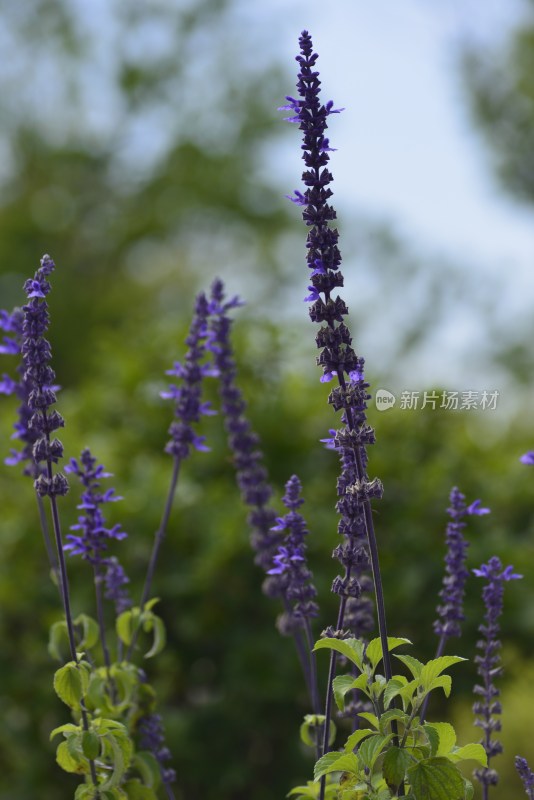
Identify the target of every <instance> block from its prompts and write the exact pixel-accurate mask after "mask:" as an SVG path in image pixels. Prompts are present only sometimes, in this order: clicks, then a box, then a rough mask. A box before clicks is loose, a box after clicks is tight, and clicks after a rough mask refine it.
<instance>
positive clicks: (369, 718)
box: [358, 711, 380, 730]
mask: <svg viewBox="0 0 534 800" xmlns="http://www.w3.org/2000/svg"><path fill="white" fill-rule="evenodd" d="M358 716H359V717H361V718H362V719H364V720H365V721H366V722H370V723H371V725H374V727H375V728H376V729H377V730H378V728H379V727H380V723H379V722H378V717H377V716H376V714H371V713H370V712H369V711H361V712H360V713H359V714H358Z"/></svg>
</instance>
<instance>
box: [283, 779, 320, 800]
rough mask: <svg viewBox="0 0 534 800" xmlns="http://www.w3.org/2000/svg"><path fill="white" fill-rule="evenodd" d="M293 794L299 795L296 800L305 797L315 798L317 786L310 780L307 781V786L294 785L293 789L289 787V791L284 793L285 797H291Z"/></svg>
mask: <svg viewBox="0 0 534 800" xmlns="http://www.w3.org/2000/svg"><path fill="white" fill-rule="evenodd" d="M294 794H298V795H299V797H297V798H296V800H301V798H307V797H310V798H314V799H315V798H316V797H317V786H316V785H315V784H313V783H311V782H308V784H307V786H295V788H294V789H291V791H290V792H288V793H287V794H286V797H291V796H292V795H294Z"/></svg>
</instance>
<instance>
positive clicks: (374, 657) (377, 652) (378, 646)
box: [365, 636, 411, 672]
mask: <svg viewBox="0 0 534 800" xmlns="http://www.w3.org/2000/svg"><path fill="white" fill-rule="evenodd" d="M403 644H411V641H410V640H409V639H402V638H398V637H396V636H388V650H389V652H390V653H391V651H392V650H395V648H396V647H400V646H401V645H403ZM365 657H366V659H367V660H368V661H369V662H370V664H371V667H372V668H373V672H374V671H375V669H376V668H377V666H378V664H379V663H380V662H381V661H382V642H381V640H380V638H379V637H378V638H376V639H372V640H371V641H370V642H369V644H368V645H367V650H366V651H365Z"/></svg>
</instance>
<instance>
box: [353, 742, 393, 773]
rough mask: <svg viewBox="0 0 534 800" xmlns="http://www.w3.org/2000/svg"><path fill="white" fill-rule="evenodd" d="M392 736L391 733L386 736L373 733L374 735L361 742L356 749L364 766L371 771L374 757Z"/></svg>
mask: <svg viewBox="0 0 534 800" xmlns="http://www.w3.org/2000/svg"><path fill="white" fill-rule="evenodd" d="M392 738H393V734H388V735H387V736H382V734H375V735H374V736H370V737H369V738H368V739H365V740H364V741H363V742H362V745H361V747H360V749H359V750H358V758H359V759H360V760H361V762H362V764H363V765H364V766H365V767H367V768H368V769H369V770H371V772H372V771H373V767H374V764H375V761H376V759H377V758H378V756H379V755H380V753H381V752H382V750H383V749H384V748H385V747H386V745H387V744H389V742H390V741H391V739H392Z"/></svg>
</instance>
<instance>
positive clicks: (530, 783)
mask: <svg viewBox="0 0 534 800" xmlns="http://www.w3.org/2000/svg"><path fill="white" fill-rule="evenodd" d="M515 768H516V770H517V772H518V774H519V777H520V778H521V780H522V781H523V786H524V787H525V792H526V794H527V797H529V798H530V800H534V772H532V770H531V769H530V767H529V766H528V762H527V760H526V758H522V757H521V756H516V757H515Z"/></svg>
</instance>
